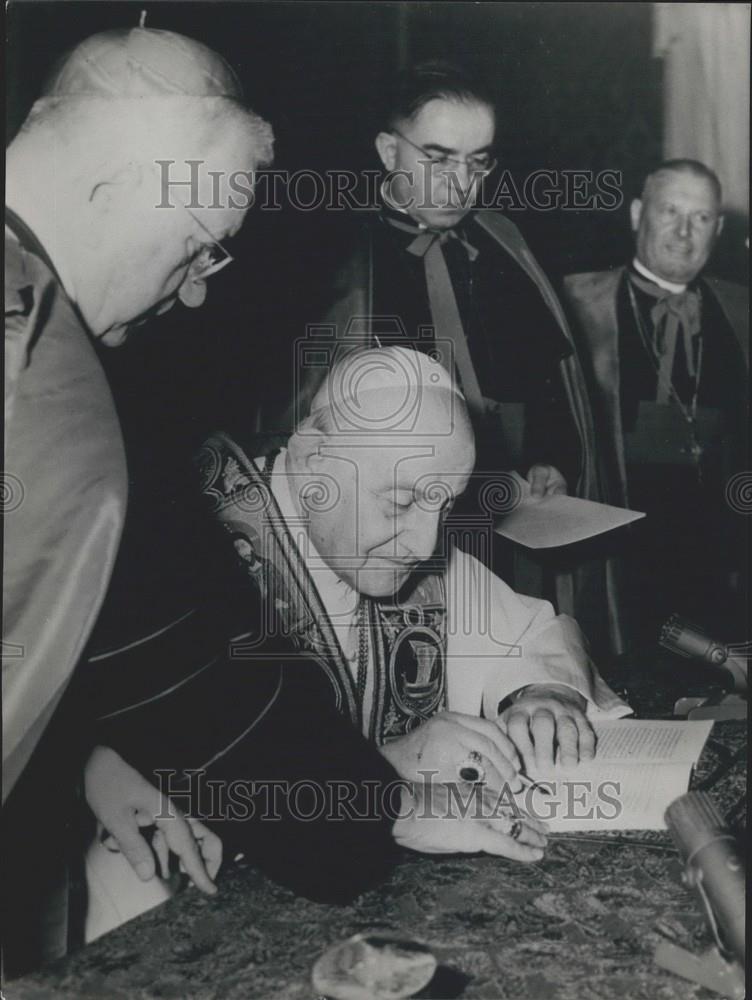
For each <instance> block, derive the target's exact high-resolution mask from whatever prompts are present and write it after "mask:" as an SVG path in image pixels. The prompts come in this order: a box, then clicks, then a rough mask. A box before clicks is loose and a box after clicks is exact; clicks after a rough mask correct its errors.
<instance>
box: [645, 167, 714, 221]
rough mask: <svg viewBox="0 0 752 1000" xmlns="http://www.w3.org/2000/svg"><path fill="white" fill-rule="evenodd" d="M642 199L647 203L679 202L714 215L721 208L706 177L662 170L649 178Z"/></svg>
mask: <svg viewBox="0 0 752 1000" xmlns="http://www.w3.org/2000/svg"><path fill="white" fill-rule="evenodd" d="M643 197H644V200H645V201H647V202H649V203H656V204H657V203H663V202H677V203H679V202H681V203H683V204H687V205H691V206H693V207H697V208H701V209H704V210H705V211H710V212H715V213H718V212H720V207H721V206H720V203H719V201H718V196H717V194H716V191H715V188H714V187H713V185H712V183H711V182H710V181H709V180H708V178H707V177H699V176H698V175H696V174H692V173H689V172H685V171H678V170H663V171H660V172H659V173H657V174H655V175H654V176H653V177H651V178H650V179H649V181H648V183H647V184H646V186H645V193H644V196H643Z"/></svg>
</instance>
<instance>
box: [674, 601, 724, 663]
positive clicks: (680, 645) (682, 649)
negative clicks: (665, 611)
mask: <svg viewBox="0 0 752 1000" xmlns="http://www.w3.org/2000/svg"><path fill="white" fill-rule="evenodd" d="M658 642H659V643H660V644H661V646H663V648H664V649H668V650H670V651H671V652H672V653H678V654H679V655H680V656H688V657H691V658H692V659H696V660H705V661H706V662H707V663H712V664H713V666H715V667H720V666H722V665H723V664H724V663H725V662H726V660H727V659H728V650H727V649H726V647H725V646H724V645H723V644H722V643H720V642H715V641H714V640H713V639H711V638H710V636H708V635H706V633H705V632H703V630H702V629H701V628H698V626H697V625H692V624H690V622H687V621H684V619H683V618H680V617H679V615H677V614H673V615H671V617H670V618H669V619H667V621H665V622H664V623H663V625H662V626H661V634H660V638H659V639H658Z"/></svg>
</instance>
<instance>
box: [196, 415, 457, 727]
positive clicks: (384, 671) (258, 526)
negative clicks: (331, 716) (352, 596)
mask: <svg viewBox="0 0 752 1000" xmlns="http://www.w3.org/2000/svg"><path fill="white" fill-rule="evenodd" d="M275 457H276V455H270V456H267V458H266V460H265V465H264V468H263V469H260V468H259V467H258V466H257V465H256V463H255V462H254V461H253V460H252V459H249V458H248V457H247V455H246V454H245V453H244V452H243V450H242V449H241V448H240V447H239V446H238V445H237V444H236V443H235V442H234V441H233V440H232V439H231V438H230V437H228V436H227V435H226V434H214V435H212V436H211V437H210V438H208V439H207V440H206V442H205V443H204V445H203V447H202V449H201V451H200V453H199V455H198V456H197V464H198V466H199V471H200V475H201V488H202V491H203V493H204V496H205V497H206V499H207V501H208V502H209V504H210V506H211V512H212V513H213V515H214V516H215V517H217V519H218V520H219V522H220V524H221V525H222V527H223V528H224V529H225V530H226V531H227V533H228V534H229V536H230V538H231V540H232V543H233V545H234V547H235V551H236V554H237V556H238V558H239V560H240V563H241V565H242V568H243V569H244V571H245V574H246V576H247V577H248V580H249V581H250V583H251V585H252V586H253V588H254V590H255V591H256V593H257V594H258V597H259V600H260V605H261V610H262V624H261V630H260V631H261V634H260V635H258V636H254V637H252V638H251V639H249V642H248V644H247V646H245V647H237V646H236V647H235V648H234V651H233V655H234V656H236V657H237V658H243V657H246V658H248V657H250V656H253V655H256V656H268V655H275V654H274V653H273V652H271V651H272V650H273V648H274V644H273V643H270V642H269V639H271V638H275V639H278V638H282V639H284V640H286V644H287V649H288V652H287V653H286V654H285V655H287V656H289V647H290V645H291V646H292V648H293V649H294V650H295V651H297V653H298V654H299V655H301V656H304V657H305V658H307V659H312V660H314V661H315V662H316V663H318V664H319V665H320V666H321V668H322V669H323V671H324V673H325V674H326V676H327V678H328V680H329V682H330V684H331V686H332V690H333V693H334V697H335V700H336V704H337V708H338V709H339V711H341V712H343V713H344V714H346V715H347V716H348V717H349V718H350V720H351V721H352V722H353V724H354V725H356V726H357V727H358V728H359V729H360V730H361V731H362V732H363V735H364V736H366V737H367V738H368V739H370V740H372V741H374V742H376V743H377V744H382V743H384V742H387V741H389V740H390V739H394V738H396V737H398V736H402V735H404V734H405V733H407V732H410V731H411V730H412V729H415V728H416V727H417V726H418V725H420V724H421V723H422V722H424V721H425V720H426V719H428V718H430V717H431V716H432V715H434V714H435V713H436V712H439V711H441V710H442V709H443V708H445V707H446V640H447V628H446V589H445V578H444V574H443V573H431V574H426V575H423V576H420V577H419V578H418V579H417V582H414V581H412V582H408V585H407V586H408V588H409V590H410V592H409V595H408V596H407V597H405V595H404V594H400V597H399V599H393V600H392V601H390V602H385V601H376V600H373V599H371V598H367V597H364V596H361V608H360V612H361V613H360V616H359V622H360V625H359V627H360V629H361V632H360V642H359V647H360V655H361V660H363V659H364V658H365V663H362V664H361V669H359V671H358V673H359V674H361V673H362V671H363V670H364V669H365V668H366V664H367V669H369V670H373V672H374V674H373V699H372V704H371V710H370V712H368V713H367V715H368V717H367V718H366V717H365V714H366V713H365V712H364V706H363V699H362V693H363V692H362V690H360V688H361V687H362V685H359V684H358V683H357V679H355V678H353V675H352V672H351V668H350V664H349V663H348V660H347V658H346V656H345V654H344V652H343V650H342V646H341V644H340V642H339V640H338V638H337V635H336V633H335V631H334V629H333V627H332V624H331V621H330V620H329V617H328V615H327V612H326V609H325V607H324V604H323V601H322V600H321V597H320V595H319V592H318V590H317V588H316V585H315V583H314V581H313V578H312V576H311V574H310V572H309V571H308V568H307V566H306V563H305V559H304V557H303V554H302V552H301V550H302V551H303V552H304V551H305V544H306V541H307V532H306V528H305V522H304V521H303V519H301V522H300V524H299V525H297V526H296V525H288V524H287V523H286V521H285V519H284V517H283V515H282V512H281V510H280V508H279V505H278V503H277V501H276V499H275V497H274V494H273V493H272V489H271V484H270V483H271V471H272V465H273V460H274V458H275ZM276 655H279V654H276Z"/></svg>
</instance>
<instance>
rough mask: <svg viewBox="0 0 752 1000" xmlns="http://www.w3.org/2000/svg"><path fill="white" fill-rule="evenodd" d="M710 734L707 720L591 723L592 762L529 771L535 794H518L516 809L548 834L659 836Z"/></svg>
mask: <svg viewBox="0 0 752 1000" xmlns="http://www.w3.org/2000/svg"><path fill="white" fill-rule="evenodd" d="M712 726H713V723H712V721H710V720H702V721H672V720H636V719H609V720H604V721H602V722H596V723H595V725H594V729H595V732H596V736H597V738H598V742H597V744H596V754H595V759H594V760H592V761H587V762H581V763H579V764H577V765H576V767H569V768H566V769H565V768H562V767H561V766H560V765H557V766H556V767H554V769H553V770H552V771H551V772H550V773H548V774H536V773H533V772H532V771H531V773H530V777H532V778H534V779H535V780H536V781H537V782H538V785H539V787H538V788H537V789H525V790H523V792H522V793H520V795H518V796H517V797H516V802H517V804H518V806H519V807H520V808H521V809H522V810H524V811H525V812H527V813H529V814H530V815H533V816H535V817H536V818H538V819H542V820H543V821H544V822H546V823H548V825H549V827H550V829H551V832H553V833H564V832H577V831H584V830H612V831H618V830H665V829H666V824H665V821H664V819H663V814H664V812H665V811H666V808H667V806H668V805H669V804H670V803H671V802H673V800H674V799H676V798H678V797H679V796H680V795H683V794H684V793H685V792H686V791H687V789H688V787H689V780H690V777H691V773H692V767H693V766H694V765H695V764H696V763H697V761H698V760H699V757H700V754H701V753H702V749H703V747H704V746H705V741H706V740H707V738H708V735H709V734H710V730H711V729H712ZM546 793H548V794H546Z"/></svg>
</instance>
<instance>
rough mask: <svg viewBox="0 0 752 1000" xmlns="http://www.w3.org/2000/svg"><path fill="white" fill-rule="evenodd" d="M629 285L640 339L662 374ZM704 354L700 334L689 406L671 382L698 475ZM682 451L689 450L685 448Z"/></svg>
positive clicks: (672, 395)
mask: <svg viewBox="0 0 752 1000" xmlns="http://www.w3.org/2000/svg"><path fill="white" fill-rule="evenodd" d="M627 287H628V289H629V300H630V302H631V304H632V312H633V314H634V318H635V322H636V324H637V331H638V333H639V334H640V340H641V341H642V344H643V347H644V348H645V350H646V351H647V354H648V356H649V358H650V360H651V361H652V362H653V367H654V368H655V372H656V375H657V376H659V374H660V364H661V363H660V358H659V357H658V353H657V351H656V349H655V345H654V342H653V338H652V337H650V335H649V334H648V331H647V329H646V328H645V321H644V319H643V317H642V313H641V312H640V308H639V305H638V304H637V299H636V297H635V293H634V289H633V288H632V285H631V282H627ZM702 354H703V338H702V336H700V338H699V344H698V347H697V365H696V370H695V383H694V387H693V390H692V399H691V401H690V404H689V406H686V405H685V404H684V403H683V402H682V399H681V397H680V396H679V393H678V392H677V390H676V386H675V385H674V383H673V381H671V382H670V384H669V392H670V396H671V399H672V400H673V401H674V403H676V405H677V407H678V409H679V412H680V413H681V415H682V416H683V417H684V420H685V421H686V424H687V427H688V428H689V453H690V454H691V455H692V457H693V458H694V460H695V464H696V466H697V475H698V477H699V476H700V460H701V459H702V454H703V447H702V445H701V444H700V442H699V440H698V439H697V400H698V396H699V393H700V375H701V374H702ZM682 451H685V452H686V451H687V449H686V448H683V449H682Z"/></svg>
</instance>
